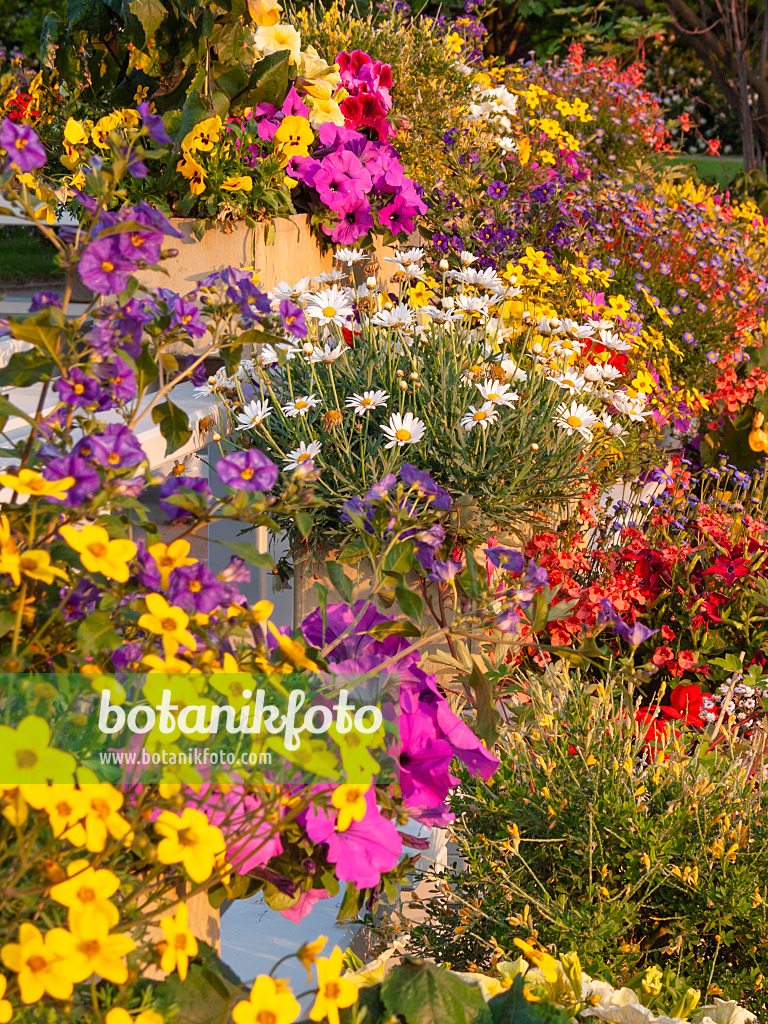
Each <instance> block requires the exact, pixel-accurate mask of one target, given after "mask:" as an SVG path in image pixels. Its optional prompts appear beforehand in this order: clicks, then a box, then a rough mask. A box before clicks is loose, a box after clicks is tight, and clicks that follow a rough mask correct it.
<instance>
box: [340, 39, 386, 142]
mask: <svg viewBox="0 0 768 1024" xmlns="http://www.w3.org/2000/svg"><path fill="white" fill-rule="evenodd" d="M336 63H337V64H338V66H339V70H340V72H341V84H342V85H343V86H344V88H345V89H346V91H347V92H348V93H349V96H348V97H347V99H345V100H343V101H342V103H341V104H340V109H341V112H342V114H343V115H344V117H345V120H346V127H347V128H351V129H353V130H354V131H357V130H359V129H360V128H372V129H373V130H374V131H375V132H377V133H378V136H379V139H380V140H381V141H382V142H388V141H389V140H390V138H391V137H392V136H393V135H394V134H395V129H394V128H393V126H392V125H391V124H390V123H389V121H387V114H388V113H389V111H390V110H391V109H392V96H391V95H390V92H389V90H390V88H391V86H392V68H391V66H390V65H389V64H382V62H381V61H380V60H372V59H371V58H370V57H369V56H368V54H367V53H363V52H362V50H355V51H354V52H353V53H346V52H344V53H340V54H339V55H338V57H337V58H336Z"/></svg>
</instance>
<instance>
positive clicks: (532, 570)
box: [523, 559, 549, 588]
mask: <svg viewBox="0 0 768 1024" xmlns="http://www.w3.org/2000/svg"><path fill="white" fill-rule="evenodd" d="M523 582H524V583H525V585H526V586H527V587H534V588H535V587H546V585H547V584H548V583H549V573H548V572H547V570H546V569H541V568H539V566H538V565H536V563H535V562H534V561H533V559H531V560H530V562H529V563H528V568H527V569H526V570H525V577H524V578H523Z"/></svg>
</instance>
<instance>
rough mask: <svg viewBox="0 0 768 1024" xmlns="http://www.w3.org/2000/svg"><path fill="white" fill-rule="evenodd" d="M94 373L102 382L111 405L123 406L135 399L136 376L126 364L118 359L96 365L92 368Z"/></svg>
mask: <svg viewBox="0 0 768 1024" xmlns="http://www.w3.org/2000/svg"><path fill="white" fill-rule="evenodd" d="M94 373H95V374H96V376H97V377H98V378H99V380H101V381H103V383H104V387H105V388H106V389H107V392H108V394H109V397H110V399H111V401H112V404H113V405H123V404H124V403H125V402H130V401H131V400H132V399H134V398H135V397H136V394H137V390H138V386H137V383H136V375H135V374H134V372H133V370H132V369H131V367H130V366H129V365H128V363H126V362H125V361H124V360H122V359H120V358H119V357H115V358H114V359H111V360H109V361H108V362H104V363H97V364H96V365H95V366H94ZM102 408H104V406H102Z"/></svg>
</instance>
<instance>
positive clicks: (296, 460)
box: [283, 441, 323, 469]
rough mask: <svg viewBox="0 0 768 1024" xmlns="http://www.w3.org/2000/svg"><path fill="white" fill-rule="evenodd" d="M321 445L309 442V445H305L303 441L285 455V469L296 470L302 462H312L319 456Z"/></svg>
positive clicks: (317, 442)
mask: <svg viewBox="0 0 768 1024" xmlns="http://www.w3.org/2000/svg"><path fill="white" fill-rule="evenodd" d="M322 447H323V446H322V444H321V443H320V442H319V441H310V443H309V444H305V443H304V442H303V441H302V442H301V444H300V445H299V447H298V448H294V449H293V451H290V452H286V453H285V459H284V460H283V461H284V463H285V468H286V469H296V468H297V467H298V466H300V465H301V464H302V463H303V462H312V461H313V460H314V459H316V458H317V456H318V455H319V454H320V449H321V448H322Z"/></svg>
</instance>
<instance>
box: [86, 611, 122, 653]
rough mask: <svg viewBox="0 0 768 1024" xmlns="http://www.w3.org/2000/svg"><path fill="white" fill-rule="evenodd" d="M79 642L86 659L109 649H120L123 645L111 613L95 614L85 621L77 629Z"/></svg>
mask: <svg viewBox="0 0 768 1024" xmlns="http://www.w3.org/2000/svg"><path fill="white" fill-rule="evenodd" d="M77 641H78V647H79V649H80V653H81V654H84V655H85V656H86V657H93V656H94V655H96V654H98V653H99V651H103V650H105V649H106V648H108V647H119V646H120V644H121V643H122V639H121V638H120V635H119V634H118V633H116V632H115V630H114V628H113V626H112V616H111V615H110V613H109V612H94V613H93V615H89V616H88V618H87V619H83V621H82V622H81V623H80V625H79V626H78V627H77Z"/></svg>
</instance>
